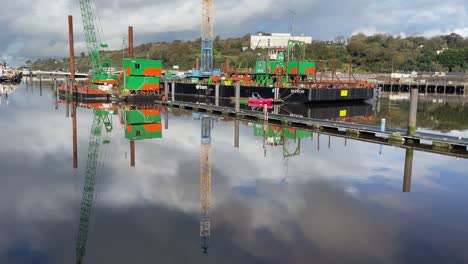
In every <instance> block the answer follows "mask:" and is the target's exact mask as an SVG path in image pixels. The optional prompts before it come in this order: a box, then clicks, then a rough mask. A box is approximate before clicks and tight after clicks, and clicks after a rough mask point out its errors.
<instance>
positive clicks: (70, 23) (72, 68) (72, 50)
mask: <svg viewBox="0 0 468 264" xmlns="http://www.w3.org/2000/svg"><path fill="white" fill-rule="evenodd" d="M68 40H69V44H70V79H71V81H72V86H73V84H74V83H75V46H74V45H75V44H74V36H73V16H68ZM72 91H73V89H72Z"/></svg>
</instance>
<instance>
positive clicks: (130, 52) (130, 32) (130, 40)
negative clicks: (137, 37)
mask: <svg viewBox="0 0 468 264" xmlns="http://www.w3.org/2000/svg"><path fill="white" fill-rule="evenodd" d="M128 57H129V58H130V59H133V27H132V26H129V27H128Z"/></svg>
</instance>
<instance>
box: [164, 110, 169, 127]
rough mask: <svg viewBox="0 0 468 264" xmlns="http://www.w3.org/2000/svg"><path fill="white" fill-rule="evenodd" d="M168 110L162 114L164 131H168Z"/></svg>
mask: <svg viewBox="0 0 468 264" xmlns="http://www.w3.org/2000/svg"><path fill="white" fill-rule="evenodd" d="M168 111H169V109H167V108H166V111H165V112H164V129H166V130H168V129H169V113H168Z"/></svg>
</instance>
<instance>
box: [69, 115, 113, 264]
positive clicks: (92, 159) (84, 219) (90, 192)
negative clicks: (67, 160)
mask: <svg viewBox="0 0 468 264" xmlns="http://www.w3.org/2000/svg"><path fill="white" fill-rule="evenodd" d="M93 112H94V117H93V125H92V127H91V134H90V136H89V146H88V160H87V162H86V171H85V183H84V188H83V197H82V200H81V210H80V226H79V229H78V238H77V241H76V263H77V264H81V263H82V261H83V258H84V255H85V251H86V241H87V238H88V227H89V219H90V216H91V208H92V205H93V197H94V186H95V182H96V168H97V163H98V156H99V155H98V154H99V146H100V141H101V131H102V125H103V124H104V126H105V128H106V131H107V132H108V133H109V132H111V131H112V122H111V120H110V119H109V112H108V111H103V110H97V109H94V110H93ZM108 143H109V141H105V142H104V144H108Z"/></svg>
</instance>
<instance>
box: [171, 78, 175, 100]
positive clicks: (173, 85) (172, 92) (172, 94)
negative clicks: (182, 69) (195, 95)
mask: <svg viewBox="0 0 468 264" xmlns="http://www.w3.org/2000/svg"><path fill="white" fill-rule="evenodd" d="M175 85H176V84H175V82H172V83H171V87H172V89H171V101H172V102H175Z"/></svg>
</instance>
